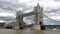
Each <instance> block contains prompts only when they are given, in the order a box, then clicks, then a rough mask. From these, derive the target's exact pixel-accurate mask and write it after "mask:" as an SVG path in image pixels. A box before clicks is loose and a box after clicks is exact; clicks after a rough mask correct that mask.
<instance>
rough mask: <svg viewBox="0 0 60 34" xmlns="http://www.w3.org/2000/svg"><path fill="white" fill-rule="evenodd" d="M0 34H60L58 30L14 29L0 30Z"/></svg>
mask: <svg viewBox="0 0 60 34" xmlns="http://www.w3.org/2000/svg"><path fill="white" fill-rule="evenodd" d="M0 34H60V30H43V31H39V30H29V29H26V30H14V29H0Z"/></svg>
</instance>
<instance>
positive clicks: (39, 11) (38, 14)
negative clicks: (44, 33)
mask: <svg viewBox="0 0 60 34" xmlns="http://www.w3.org/2000/svg"><path fill="white" fill-rule="evenodd" d="M40 23H43V7H40V5H39V3H38V4H37V6H35V7H34V24H35V25H38V24H40Z"/></svg>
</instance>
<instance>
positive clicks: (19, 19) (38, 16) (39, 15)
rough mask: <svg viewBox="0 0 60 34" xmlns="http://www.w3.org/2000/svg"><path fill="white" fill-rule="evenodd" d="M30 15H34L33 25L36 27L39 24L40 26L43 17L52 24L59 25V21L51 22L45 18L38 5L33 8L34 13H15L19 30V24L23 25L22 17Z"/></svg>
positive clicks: (41, 8)
mask: <svg viewBox="0 0 60 34" xmlns="http://www.w3.org/2000/svg"><path fill="white" fill-rule="evenodd" d="M31 15H34V25H38V24H39V23H40V24H42V23H43V16H45V17H46V18H48V19H49V20H50V21H52V22H57V23H60V22H59V21H56V20H53V19H51V18H49V17H47V16H46V15H45V14H43V7H40V5H39V3H38V5H37V6H35V7H34V11H32V12H30V13H26V14H22V12H21V11H18V12H17V14H16V23H18V24H19V28H20V27H21V24H22V25H23V23H24V21H23V17H26V16H31ZM15 25H16V24H15Z"/></svg>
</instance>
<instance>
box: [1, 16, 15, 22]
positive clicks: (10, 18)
mask: <svg viewBox="0 0 60 34" xmlns="http://www.w3.org/2000/svg"><path fill="white" fill-rule="evenodd" d="M0 20H3V21H14V20H15V18H14V17H3V16H0Z"/></svg>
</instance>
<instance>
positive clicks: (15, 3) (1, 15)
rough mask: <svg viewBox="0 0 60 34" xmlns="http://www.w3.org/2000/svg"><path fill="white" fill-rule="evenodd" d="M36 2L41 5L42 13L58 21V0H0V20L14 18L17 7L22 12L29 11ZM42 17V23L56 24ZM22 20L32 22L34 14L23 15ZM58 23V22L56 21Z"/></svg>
mask: <svg viewBox="0 0 60 34" xmlns="http://www.w3.org/2000/svg"><path fill="white" fill-rule="evenodd" d="M37 3H39V4H40V6H41V7H43V13H44V14H45V15H47V16H48V17H49V18H51V19H53V20H57V21H60V14H59V13H60V0H0V22H7V21H8V22H11V21H14V20H15V17H16V12H17V11H18V9H20V10H22V12H23V13H29V12H31V11H33V9H34V6H37ZM47 20H48V19H47V18H46V17H44V24H46V22H47V24H56V23H51V21H50V20H48V21H47ZM24 22H26V23H28V22H29V24H30V23H33V22H34V16H33V15H32V16H28V17H24ZM58 24H59V23H58Z"/></svg>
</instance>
